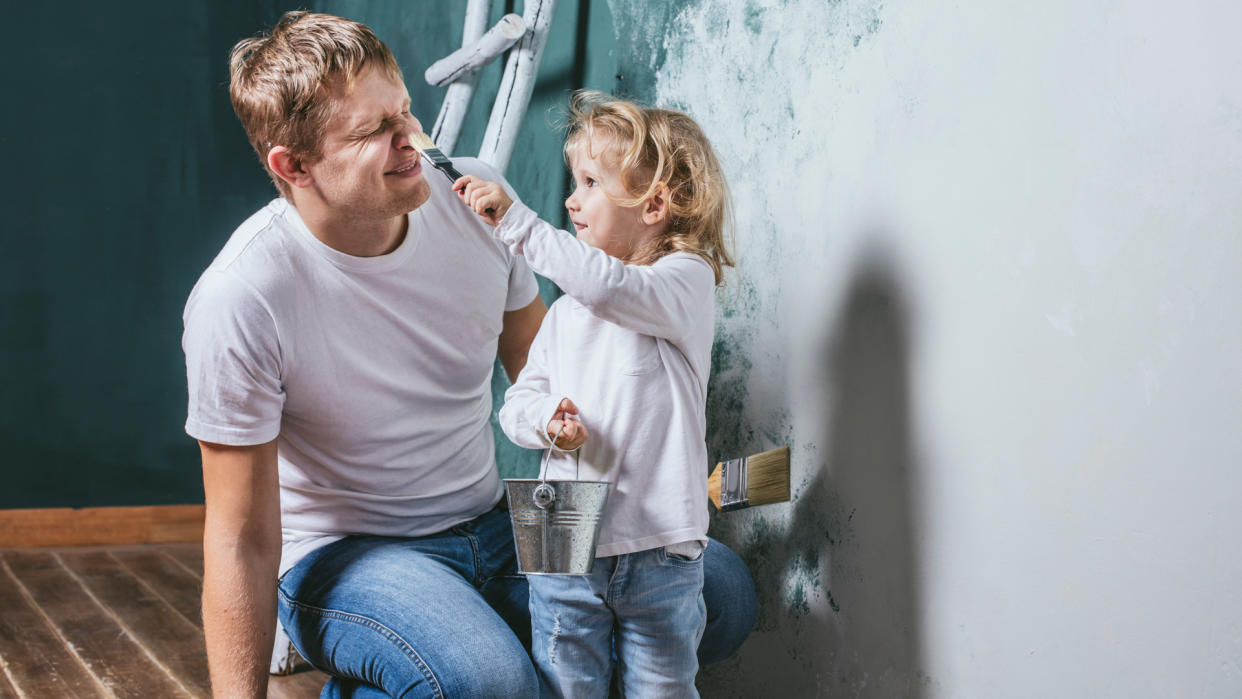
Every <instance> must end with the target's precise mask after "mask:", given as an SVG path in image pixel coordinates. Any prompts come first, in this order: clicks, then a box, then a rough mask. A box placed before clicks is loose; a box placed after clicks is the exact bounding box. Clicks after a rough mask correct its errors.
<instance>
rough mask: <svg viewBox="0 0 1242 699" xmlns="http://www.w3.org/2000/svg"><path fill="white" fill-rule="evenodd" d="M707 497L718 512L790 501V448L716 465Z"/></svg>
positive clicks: (708, 478)
mask: <svg viewBox="0 0 1242 699" xmlns="http://www.w3.org/2000/svg"><path fill="white" fill-rule="evenodd" d="M707 497H708V498H710V499H711V501H712V504H714V505H715V506H716V509H717V510H720V511H721V512H729V511H731V510H740V509H742V508H744V507H754V506H756V505H770V504H772V503H774V502H788V501H789V447H780V448H778V449H772V450H769V451H765V452H763V453H761V454H755V455H754V456H744V457H742V458H740V459H730V460H728V461H722V462H720V463H718V464H716V468H714V469H713V470H712V473H711V475H710V476H708V477H707Z"/></svg>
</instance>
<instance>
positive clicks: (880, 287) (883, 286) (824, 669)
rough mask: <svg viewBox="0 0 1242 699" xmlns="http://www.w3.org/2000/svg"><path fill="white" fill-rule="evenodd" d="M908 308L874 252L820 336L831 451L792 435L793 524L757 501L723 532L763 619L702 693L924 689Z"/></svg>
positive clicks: (911, 693)
mask: <svg viewBox="0 0 1242 699" xmlns="http://www.w3.org/2000/svg"><path fill="white" fill-rule="evenodd" d="M906 312H907V311H906V308H905V306H904V304H903V301H902V296H901V292H900V286H899V284H898V283H897V280H896V278H895V276H894V275H893V274H892V272H891V271H890V270H889V269H888V268H887V266H886V265H885V264H884V263H883V262H880V261H877V258H875V257H873V258H871V261H870V262H868V263H866V264H864V265H863V266H862V268H861V269H859V270H858V271H857V273H856V275H855V278H854V280H853V281H852V283H851V284H850V286H849V288H848V290H847V292H846V295H845V297H844V305H843V306H842V308H841V313H840V316H839V320H838V322H837V324H836V325H835V327H833V328H832V332H831V333H830V334H829V335H828V336H827V337H826V338H824V339H822V340H821V341H820V342H821V343H822V345H823V348H822V355H821V356H824V357H825V362H826V364H827V367H828V376H829V378H830V381H829V382H828V388H827V391H828V392H827V394H826V401H827V403H826V404H825V405H823V409H822V410H820V411H819V412H818V413H817V414H820V415H825V416H828V424H827V425H826V432H824V433H820V434H821V435H822V436H823V437H824V439H825V441H824V442H823V444H824V445H826V446H827V453H826V454H824V453H822V452H816V451H815V449H814V448H813V447H812V448H809V449H808V448H799V445H795V449H794V457H793V460H794V473H795V477H796V476H797V474H798V473H799V471H801V472H802V473H804V474H805V478H804V480H803V481H802V483H801V484H799V483H797V482H796V481H795V482H794V484H793V486H794V493H793V495H794V500H793V503H792V506H791V509H790V510H789V512H790V516H789V519H788V520H787V523H785V522H781V520H780V519H775V518H771V514H770V513H769V512H766V511H765V508H758V509H756V510H754V511H753V514H752V519H751V520H749V522H748V523H747V524H745V525H743V526H740V527H738V528H737V530H736V531H737V536H734V537H726V539H727V540H728V543H730V544H731V545H735V546H736V549H737V550H738V552H739V553H740V554H741V555H742V556H743V558H744V559H745V560H746V561H747V563H748V565H749V566H750V568H751V571H752V573H753V574H754V576H755V584H756V588H757V590H758V593H759V603H760V612H759V616H760V620H759V623H758V626H757V628H756V632H755V633H754V634H753V635H752V637H751V639H750V640H749V641H748V643H747V644H746V645H745V646H743V648H742V650H741V652H740V654H739V656H738V657H737V658H735V659H734V660H732V661H728V662H726V663H725V667H720V668H719V669H714V670H709V671H708V672H706V673H704V676H703V677H702V678H701V680H700V687H701V690H702V693H703V695H704V696H707V697H726V696H756V694H755V693H754V692H756V691H762V692H764V693H771V695H784V696H807V697H810V696H850V697H877V698H883V699H889V698H891V697H915V698H918V697H922V696H924V695H925V694H926V688H925V684H926V682H925V679H924V676H923V675H922V674H921V672H920V667H921V657H920V655H921V654H920V648H919V639H920V629H919V620H920V618H921V615H920V610H919V607H918V595H917V594H916V589H915V584H916V581H917V579H918V578H917V570H916V565H915V557H914V522H915V520H916V518H915V516H914V511H913V503H912V498H911V477H912V472H913V470H914V457H913V449H912V437H911V429H910V382H909V376H908V372H909V369H908V367H909V355H910V352H909V340H908V321H907V317H906ZM796 378H797V377H795V381H793V382H791V385H794V386H797V385H801V384H800V382H799V381H798V380H796ZM825 457H826V458H825ZM817 460H819V463H818V464H816V463H815V462H816V461H817ZM799 461H801V462H802V465H801V468H800V465H799V463H798V462H799ZM812 464H814V465H812ZM728 516H729V515H725V517H728ZM782 519H783V518H782ZM738 524H740V522H738ZM782 524H784V525H785V526H782ZM785 527H787V528H785ZM782 529H783V531H782ZM739 539H740V540H739Z"/></svg>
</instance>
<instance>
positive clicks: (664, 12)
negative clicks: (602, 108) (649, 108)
mask: <svg viewBox="0 0 1242 699" xmlns="http://www.w3.org/2000/svg"><path fill="white" fill-rule="evenodd" d="M608 9H609V11H610V13H611V14H612V20H613V26H614V29H615V34H614V35H615V37H616V42H617V43H616V52H617V53H616V55H617V70H616V80H615V83H614V85H613V87H612V92H613V93H614V94H616V95H618V96H620V97H627V98H630V99H635V100H638V101H640V102H651V101H652V100H654V99H655V86H656V75H657V74H658V73H659V72H660V69H661V68H662V67H663V66H664V62H665V61H666V60H667V59H668V46H667V42H666V38H667V32H668V30H669V27H670V26H671V25H672V21H673V18H674V16H675V14H676V12H677V10H678V9H680V8H679V4H678V3H671V2H645V1H644V0H608Z"/></svg>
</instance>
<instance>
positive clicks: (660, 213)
mask: <svg viewBox="0 0 1242 699" xmlns="http://www.w3.org/2000/svg"><path fill="white" fill-rule="evenodd" d="M668 199H669V191H668V185H666V184H664V183H663V182H661V183H660V184H658V185H656V188H655V191H654V192H652V193H651V196H649V197H647V202H646V203H645V204H644V205H643V223H645V224H647V225H648V226H654V225H657V224H659V223H661V222H664V221H667V220H668V218H669V209H668V207H669V202H668Z"/></svg>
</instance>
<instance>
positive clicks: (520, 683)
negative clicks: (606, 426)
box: [277, 507, 757, 697]
mask: <svg viewBox="0 0 1242 699" xmlns="http://www.w3.org/2000/svg"><path fill="white" fill-rule="evenodd" d="M703 564H704V587H703V596H704V600H705V603H706V606H707V628H706V631H705V632H704V635H703V641H702V643H701V644H700V646H699V653H698V655H699V660H700V663H701V664H708V663H711V662H714V661H716V660H721V659H723V658H725V657H728V656H729V655H730V654H731V653H732V652H733V651H734V650H736V649H737V648H738V647H739V646H740V645H741V644H742V642H743V641H744V640H745V639H746V636H747V634H749V633H750V630H751V628H752V626H753V625H754V621H755V615H756V612H757V605H756V598H755V588H754V584H753V583H752V582H751V578H750V573H749V572H748V571H747V570H746V566H745V565H744V564H743V563H742V560H741V559H740V558H738V557H737V555H736V554H734V553H733V552H732V551H730V550H729V549H728V548H727V547H725V546H724V545H723V544H720V543H719V542H716V541H711V542H710V543H709V544H708V546H707V549H706V551H705V552H704V554H703ZM516 571H517V560H516V553H515V551H514V546H513V530H512V528H511V526H510V522H509V513H508V512H506V511H505V510H504V509H502V508H500V507H496V508H493V509H492V510H491V511H489V512H487V513H485V514H483V515H480V516H479V517H477V518H475V519H474V520H471V521H469V522H466V523H463V524H460V525H458V526H456V527H453V528H451V529H449V530H446V531H443V532H440V533H438V534H432V535H429V536H424V537H419V538H415V539H404V538H389V537H377V536H355V537H347V538H345V539H342V540H340V541H336V542H334V543H331V544H328V545H327V546H324V547H323V548H320V549H318V550H316V551H314V552H312V553H311V554H309V555H308V556H306V557H305V558H303V559H302V560H301V561H299V562H298V564H297V565H295V566H294V567H293V568H292V569H290V570H289V571H288V572H287V573H286V574H285V575H284V577H283V578H282V579H281V582H280V589H279V594H278V595H277V601H278V605H279V613H280V623H281V625H282V626H283V627H284V629H285V632H286V633H287V634H288V635H289V638H290V640H292V641H293V644H294V646H296V647H297V649H298V652H300V653H301V654H302V656H303V657H304V658H306V659H307V660H308V661H310V662H311V664H313V665H314V666H315V667H317V668H319V669H321V670H323V671H325V672H327V673H329V674H331V675H333V679H332V680H330V681H329V682H328V684H327V685H325V686H324V689H323V694H322V695H321V696H323V697H383V696H392V697H535V696H537V695H538V681H537V679H536V675H535V669H534V666H533V665H532V663H531V660H530V655H529V654H528V651H527V649H528V648H529V647H530V612H529V608H528V594H529V591H528V588H527V584H526V579H525V578H524V577H523V576H521V575H519V574H517V572H516Z"/></svg>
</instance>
